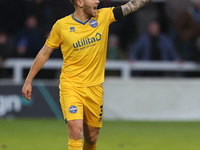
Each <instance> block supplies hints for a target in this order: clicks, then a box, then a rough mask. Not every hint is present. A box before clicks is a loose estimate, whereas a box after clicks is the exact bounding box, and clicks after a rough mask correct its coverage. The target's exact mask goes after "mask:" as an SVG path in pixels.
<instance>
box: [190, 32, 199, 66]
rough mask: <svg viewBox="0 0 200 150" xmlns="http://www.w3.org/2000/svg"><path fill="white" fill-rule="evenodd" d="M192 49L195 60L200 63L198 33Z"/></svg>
mask: <svg viewBox="0 0 200 150" xmlns="http://www.w3.org/2000/svg"><path fill="white" fill-rule="evenodd" d="M191 50H192V56H193V58H194V62H196V63H200V35H198V36H197V38H196V39H195V41H194V43H193V45H192V48H191Z"/></svg>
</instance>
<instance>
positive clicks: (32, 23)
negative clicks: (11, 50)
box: [15, 15, 44, 58]
mask: <svg viewBox="0 0 200 150" xmlns="http://www.w3.org/2000/svg"><path fill="white" fill-rule="evenodd" d="M43 42H44V38H43V36H42V33H41V32H40V30H39V29H38V19H37V18H36V17H35V16H33V15H30V16H28V18H27V19H26V23H25V27H24V28H23V29H22V30H21V31H19V32H18V33H17V36H16V53H15V57H26V58H27V57H29V58H33V57H35V56H36V54H37V53H38V51H39V50H40V48H41V46H42V44H43Z"/></svg>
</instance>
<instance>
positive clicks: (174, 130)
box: [0, 119, 200, 150]
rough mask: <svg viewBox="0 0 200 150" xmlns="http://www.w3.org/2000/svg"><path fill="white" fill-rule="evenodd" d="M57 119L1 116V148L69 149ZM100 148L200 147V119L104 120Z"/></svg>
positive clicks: (163, 149) (162, 149) (186, 149)
mask: <svg viewBox="0 0 200 150" xmlns="http://www.w3.org/2000/svg"><path fill="white" fill-rule="evenodd" d="M67 141H68V137H67V129H66V126H65V123H64V121H62V120H56V119H14V120H6V119H0V150H67ZM97 150H200V122H137V121H136V122H131V121H104V122H103V128H102V129H101V133H100V135H99V141H98V148H97Z"/></svg>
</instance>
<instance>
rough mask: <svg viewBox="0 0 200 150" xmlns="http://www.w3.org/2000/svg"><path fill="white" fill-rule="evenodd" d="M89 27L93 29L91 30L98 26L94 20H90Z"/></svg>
mask: <svg viewBox="0 0 200 150" xmlns="http://www.w3.org/2000/svg"><path fill="white" fill-rule="evenodd" d="M90 26H91V27H93V28H96V27H97V26H98V22H97V21H96V20H94V19H91V20H90Z"/></svg>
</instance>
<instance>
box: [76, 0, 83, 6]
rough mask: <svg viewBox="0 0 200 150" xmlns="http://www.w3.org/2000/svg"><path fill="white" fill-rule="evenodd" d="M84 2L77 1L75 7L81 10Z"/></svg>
mask: <svg viewBox="0 0 200 150" xmlns="http://www.w3.org/2000/svg"><path fill="white" fill-rule="evenodd" d="M83 4H84V0H77V5H78V7H80V8H83Z"/></svg>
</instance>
